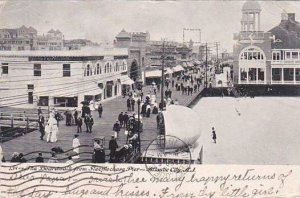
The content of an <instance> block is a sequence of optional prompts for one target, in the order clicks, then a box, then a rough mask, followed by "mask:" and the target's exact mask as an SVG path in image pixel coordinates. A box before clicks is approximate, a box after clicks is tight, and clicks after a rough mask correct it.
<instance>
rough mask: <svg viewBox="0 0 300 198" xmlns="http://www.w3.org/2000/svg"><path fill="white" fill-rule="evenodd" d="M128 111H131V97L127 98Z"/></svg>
mask: <svg viewBox="0 0 300 198" xmlns="http://www.w3.org/2000/svg"><path fill="white" fill-rule="evenodd" d="M127 111H131V102H130V98H128V99H127Z"/></svg>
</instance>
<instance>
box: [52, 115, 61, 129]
mask: <svg viewBox="0 0 300 198" xmlns="http://www.w3.org/2000/svg"><path fill="white" fill-rule="evenodd" d="M53 113H55V114H54V118H55V120H56V121H57V127H59V121H60V114H59V112H58V111H57V112H53Z"/></svg>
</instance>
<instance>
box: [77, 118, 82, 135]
mask: <svg viewBox="0 0 300 198" xmlns="http://www.w3.org/2000/svg"><path fill="white" fill-rule="evenodd" d="M81 126H82V118H81V117H78V119H77V133H82V128H81Z"/></svg>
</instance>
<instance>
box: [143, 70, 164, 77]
mask: <svg viewBox="0 0 300 198" xmlns="http://www.w3.org/2000/svg"><path fill="white" fill-rule="evenodd" d="M145 76H146V78H151V77H152V78H153V77H154V78H155V77H156V78H157V77H161V70H152V71H146V75H145Z"/></svg>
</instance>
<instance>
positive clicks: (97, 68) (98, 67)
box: [94, 63, 101, 75]
mask: <svg viewBox="0 0 300 198" xmlns="http://www.w3.org/2000/svg"><path fill="white" fill-rule="evenodd" d="M94 74H95V75H96V74H101V66H100V64H99V63H98V64H97V66H96V67H95V71H94Z"/></svg>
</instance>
